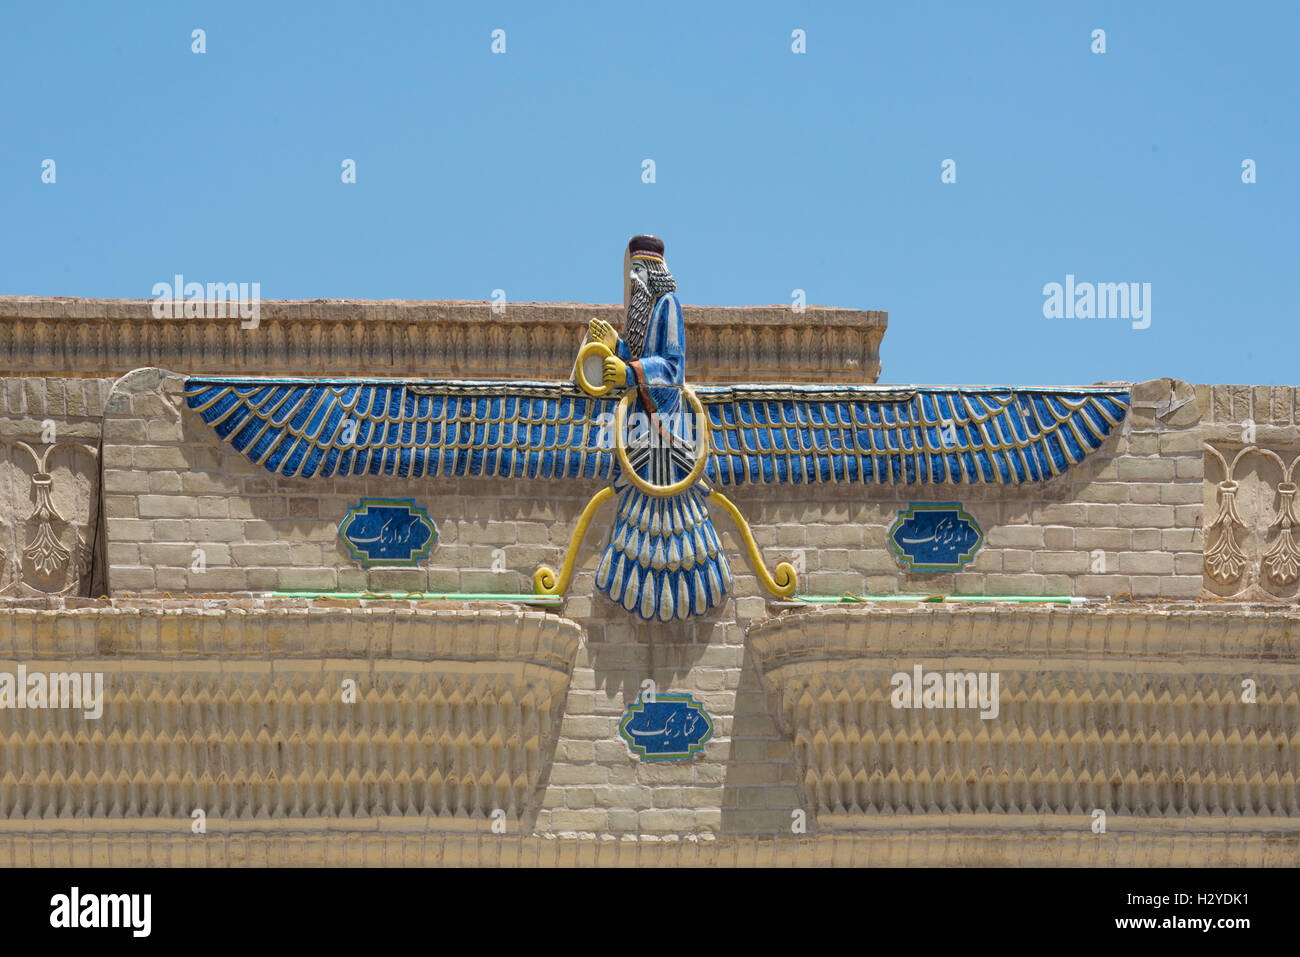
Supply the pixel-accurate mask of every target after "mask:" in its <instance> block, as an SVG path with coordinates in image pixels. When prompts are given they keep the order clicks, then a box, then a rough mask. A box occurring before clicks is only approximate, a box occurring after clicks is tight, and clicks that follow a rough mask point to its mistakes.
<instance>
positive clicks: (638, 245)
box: [623, 236, 673, 311]
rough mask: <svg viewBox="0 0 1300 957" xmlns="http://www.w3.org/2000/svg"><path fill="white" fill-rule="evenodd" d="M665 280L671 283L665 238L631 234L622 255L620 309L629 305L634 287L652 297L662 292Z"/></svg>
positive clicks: (670, 286) (625, 308) (668, 289)
mask: <svg viewBox="0 0 1300 957" xmlns="http://www.w3.org/2000/svg"><path fill="white" fill-rule="evenodd" d="M665 280H666V281H667V283H668V284H671V283H672V275H671V274H670V273H669V272H668V267H667V265H665V263H664V241H663V240H662V239H660V238H658V237H657V236H633V237H632V238H631V239H630V240H628V244H627V250H626V252H624V254H623V309H624V310H625V311H626V310H627V309H628V308H629V307H630V306H631V305H632V296H633V290H634V289H636V288H637V287H640V289H641V290H643V291H644V292H645V293H646V294H648V295H650V296H651V298H657V297H658V296H660V295H662V294H663V292H664V291H671V289H672V288H673V286H672V285H669V286H668V288H667V289H664V288H663V287H664V286H665Z"/></svg>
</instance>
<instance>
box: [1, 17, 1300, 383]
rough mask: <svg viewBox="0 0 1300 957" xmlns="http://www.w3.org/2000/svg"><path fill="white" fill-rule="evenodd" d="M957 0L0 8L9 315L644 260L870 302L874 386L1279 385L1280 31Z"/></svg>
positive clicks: (745, 296)
mask: <svg viewBox="0 0 1300 957" xmlns="http://www.w3.org/2000/svg"><path fill="white" fill-rule="evenodd" d="M976 6H977V5H976V4H974V3H924V4H911V3H901V4H877V3H865V2H854V3H847V2H845V3H817V4H808V5H798V4H790V3H766V2H753V3H675V2H669V3H657V4H641V3H635V2H624V3H599V4H598V3H590V4H550V3H541V4H539V3H528V4H524V3H518V4H513V3H512V4H489V3H458V4H426V3H409V4H397V3H385V2H379V0H374V2H367V3H362V2H348V3H329V2H312V3H305V2H304V3H288V2H283V3H282V2H275V3H271V2H263V3H242V2H220V3H215V2H214V3H184V4H181V3H167V4H163V3H158V4H143V3H131V2H124V3H122V4H108V3H104V4H98V3H96V4H89V3H87V4H75V5H74V4H66V3H57V2H43V3H22V4H18V3H14V4H10V5H9V6H7V7H6V9H5V12H4V15H3V24H4V25H3V30H0V76H3V79H4V85H3V86H4V90H5V95H4V96H3V97H2V98H0V130H3V139H2V140H0V144H2V145H0V224H2V225H0V235H2V236H3V244H2V245H0V294H20V295H64V296H112V297H132V298H142V299H147V298H149V297H150V295H151V290H152V287H153V284H154V283H156V282H161V281H166V280H170V278H171V277H172V275H173V274H175V273H177V272H180V273H183V274H184V275H185V276H186V278H187V279H191V280H198V281H204V282H208V281H213V282H215V281H220V282H226V281H247V282H253V281H256V282H260V283H261V290H262V296H263V298H264V299H311V298H374V299H390V298H410V299H487V298H489V297H490V296H491V294H492V290H494V289H497V288H501V289H504V290H505V291H506V295H507V297H508V299H509V300H511V301H528V300H567V301H580V302H614V301H618V300H619V299H621V296H622V291H621V290H622V286H621V262H622V250H623V245H624V243H625V242H626V240H627V238H628V237H629V236H630V235H632V234H633V233H637V232H652V233H655V234H657V235H660V236H662V237H663V238H664V239H665V241H666V242H667V245H668V262H669V266H670V268H671V269H672V270H673V272H674V274H675V275H676V276H677V280H678V288H679V291H680V293H681V296H682V300H683V302H685V303H688V304H690V303H708V304H724V305H743V304H755V303H764V304H766V303H789V302H790V301H791V295H792V290H794V289H804V290H806V294H807V297H808V301H809V302H810V303H816V304H822V305H834V306H852V307H858V308H867V309H884V310H887V311H888V312H889V316H890V327H889V331H888V332H887V333H886V336H885V340H884V344H883V346H882V350H881V356H882V359H883V362H884V374H883V376H882V381H885V382H916V383H999V384H1003V383H1005V384H1016V383H1020V384H1039V383H1044V384H1086V383H1091V382H1094V381H1097V380H1108V379H1130V380H1141V379H1147V378H1153V377H1156V376H1163V375H1168V376H1174V377H1178V378H1183V379H1187V380H1190V381H1193V382H1252V383H1276V384H1294V383H1298V382H1300V373H1297V372H1296V371H1295V370H1294V366H1295V362H1296V355H1297V350H1296V345H1297V339H1298V337H1297V335H1296V331H1295V329H1296V325H1297V323H1300V312H1298V311H1297V308H1296V306H1297V302H1300V269H1297V252H1298V251H1300V249H1298V247H1300V242H1298V241H1297V233H1298V227H1297V223H1298V222H1300V168H1298V166H1300V122H1298V119H1300V117H1298V115H1297V114H1298V113H1300V106H1298V104H1300V83H1298V82H1297V79H1298V77H1300V56H1298V55H1297V53H1296V44H1297V36H1298V35H1300V12H1298V11H1300V4H1296V3H1293V2H1287V3H1281V2H1269V3H1250V4H1245V5H1241V4H1230V3H1222V4H1208V3H1172V2H1171V3H1152V2H1143V3H1132V2H1124V3H1056V2H1051V3H1049V2H1038V3H1014V4H1006V3H999V4H996V5H989V6H996V7H998V8H1000V9H998V10H996V11H987V10H979V9H976ZM196 28H202V29H203V30H205V31H206V43H207V52H206V53H204V54H202V55H197V54H194V53H192V52H191V43H192V41H191V31H192V30H194V29H196ZM496 28H501V29H504V30H505V31H506V53H505V54H504V55H494V54H493V53H492V52H491V43H492V39H491V33H492V31H493V30H494V29H496ZM1097 28H1101V29H1104V30H1105V31H1106V53H1104V54H1100V55H1099V54H1094V53H1092V52H1091V49H1090V47H1091V44H1092V39H1091V33H1092V31H1093V30H1094V29H1097ZM795 29H802V30H804V31H806V37H807V52H806V53H805V54H802V55H798V54H795V53H793V52H792V51H791V43H792V40H791V32H792V31H793V30H795ZM47 158H52V159H54V160H55V162H56V176H57V180H56V182H55V183H54V184H52V185H51V184H45V183H42V182H41V166H42V161H43V160H45V159H47ZM647 158H650V159H653V160H654V161H655V164H656V178H657V181H656V182H655V183H653V184H645V183H643V182H642V175H641V174H642V161H643V160H644V159H647ZM1246 158H1250V159H1253V160H1255V162H1256V169H1257V179H1258V182H1256V183H1254V184H1251V185H1246V184H1243V183H1242V181H1241V163H1242V161H1243V159H1246ZM344 159H353V160H355V161H356V164H357V182H356V183H355V184H344V183H342V182H341V181H340V172H341V169H340V164H341V163H342V161H343V160H344ZM945 159H953V160H954V161H955V162H956V172H957V182H956V183H953V184H945V183H942V182H941V181H940V173H941V164H942V163H943V161H944V160H945ZM1067 274H1073V275H1074V276H1075V277H1076V279H1077V280H1078V281H1081V282H1082V281H1092V282H1146V283H1150V284H1151V289H1152V292H1151V304H1150V305H1151V326H1150V328H1148V329H1144V330H1134V329H1133V328H1132V326H1131V323H1130V322H1128V321H1125V320H1123V319H1047V318H1044V316H1043V302H1044V295H1043V286H1044V285H1045V284H1046V283H1050V282H1061V283H1064V281H1065V277H1066V275H1067ZM689 321H690V314H689V311H688V312H687V322H688V324H689ZM688 335H689V325H688ZM688 363H689V353H688ZM688 369H689V365H688ZM180 371H183V370H180ZM231 371H236V370H231ZM238 371H255V370H238ZM357 371H358V372H359V373H361V372H367V371H371V372H373V371H374V370H361V369H359V370H357ZM436 371H437V370H431V372H433V373H436ZM501 371H502V372H503V373H508V372H509V370H501ZM566 371H567V370H563V369H557V370H556V374H557V375H562V374H563V373H564V372H566Z"/></svg>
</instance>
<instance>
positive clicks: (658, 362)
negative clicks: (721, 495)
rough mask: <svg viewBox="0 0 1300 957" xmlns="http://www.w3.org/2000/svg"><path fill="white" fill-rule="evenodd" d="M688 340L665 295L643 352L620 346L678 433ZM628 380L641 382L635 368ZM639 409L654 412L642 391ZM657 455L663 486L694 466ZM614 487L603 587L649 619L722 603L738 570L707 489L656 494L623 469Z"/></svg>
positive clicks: (674, 304) (672, 299) (670, 296)
mask: <svg viewBox="0 0 1300 957" xmlns="http://www.w3.org/2000/svg"><path fill="white" fill-rule="evenodd" d="M685 345H686V331H685V324H684V323H683V320H682V306H681V303H680V302H679V301H678V299H677V296H676V294H675V293H665V294H664V295H663V296H660V297H659V299H658V300H656V301H655V305H654V310H653V311H652V313H651V316H650V322H649V325H648V326H647V328H646V339H645V347H644V348H643V349H642V352H641V355H640V356H639V357H637V356H633V355H631V353H630V351H629V350H628V348H627V343H625V342H624V341H623V340H622V339H620V340H619V342H618V347H617V354H618V357H619V358H620V359H622V360H623V361H624V362H627V363H631V362H632V361H633V360H634V359H637V358H640V361H641V369H642V371H643V372H644V374H645V380H646V385H647V386H649V392H650V397H651V399H652V400H653V401H654V403H655V406H656V408H657V410H658V412H659V415H660V421H661V422H663V423H664V424H665V425H666V426H667V427H668V428H669V429H670V431H672V432H673V433H675V434H678V435H681V434H683V428H682V423H681V421H680V420H678V419H676V418H675V417H674V414H675V413H676V412H677V411H678V410H680V409H682V408H683V404H682V395H681V386H682V385H683V384H684V383H685V376H686V351H685ZM625 385H626V387H627V388H631V389H635V388H636V378H635V376H634V374H633V372H632V369H631V367H630V366H629V368H628V374H627V381H626V383H625ZM633 408H634V409H635V411H637V412H640V413H642V414H644V413H645V412H646V411H647V410H646V409H644V408H643V407H642V403H641V399H640V397H639V396H638V398H637V399H636V401H635V403H634V404H633ZM651 455H652V457H653V456H656V455H658V456H659V460H658V462H657V463H655V462H651V463H648V467H649V468H650V469H651V471H652V472H654V473H655V474H653V475H652V476H650V477H651V479H652V481H654V482H655V484H657V485H666V484H669V482H676V481H678V480H680V479H682V478H684V477H685V476H686V475H687V474H688V472H689V470H688V469H687V468H685V467H684V466H683V465H682V464H681V463H680V462H677V461H671V460H669V459H668V457H667V455H666V454H665V453H662V452H658V451H654V452H652V453H651ZM642 474H643V475H645V474H646V471H645V470H644V469H643V470H642ZM614 489H615V491H616V492H618V493H619V498H618V513H617V515H616V517H615V519H614V529H613V531H612V532H611V534H610V540H609V544H608V545H607V546H606V548H605V555H604V557H603V558H602V559H601V562H600V565H599V567H598V568H597V570H596V587H597V588H599V589H600V590H601V591H603V592H604V593H605V594H606V595H608V596H609V597H610V599H611V600H613V601H615V602H617V603H618V604H620V605H622V606H623V607H624V608H626V609H627V610H628V611H630V612H632V613H634V614H636V615H639V616H640V617H641V618H643V619H645V620H647V621H649V620H656V619H657V620H659V621H671V620H673V619H685V618H688V617H690V616H692V615H699V614H703V613H704V612H706V611H708V610H709V609H710V608H712V607H713V606H714V605H716V604H718V603H719V602H721V601H722V599H723V597H724V596H725V594H726V592H727V589H728V588H729V587H730V585H731V571H730V569H728V567H727V559H726V556H724V555H723V553H722V545H721V542H719V541H718V535H717V533H716V532H715V531H714V529H713V523H712V522H711V521H710V520H709V512H708V507H707V506H706V505H705V499H706V497H707V493H706V492H704V491H702V490H701V489H700V488H699V487H698V486H693V487H691V488H688V489H686V491H684V492H681V493H679V494H677V495H673V496H668V497H664V498H654V497H651V496H648V495H645V494H644V493H642V492H641V491H640V490H639V489H637V488H636V486H634V485H632V483H631V482H629V481H628V479H627V477H626V476H624V475H621V474H620V475H619V476H617V477H616V478H615V480H614Z"/></svg>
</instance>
